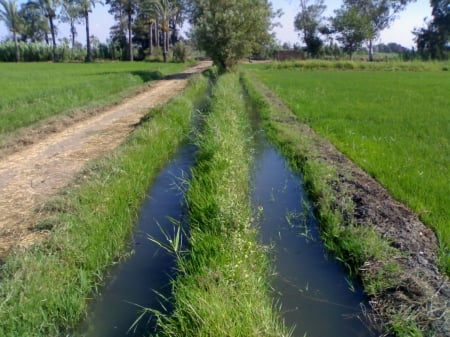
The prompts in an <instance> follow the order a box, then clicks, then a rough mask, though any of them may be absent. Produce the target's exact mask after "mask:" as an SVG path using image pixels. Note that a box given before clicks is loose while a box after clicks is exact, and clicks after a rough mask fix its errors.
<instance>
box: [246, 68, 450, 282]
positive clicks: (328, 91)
mask: <svg viewBox="0 0 450 337" xmlns="http://www.w3.org/2000/svg"><path fill="white" fill-rule="evenodd" d="M285 68H286V69H285ZM317 68H318V69H319V70H317ZM444 68H446V69H448V64H443V63H384V64H373V65H371V64H368V63H352V62H341V63H339V62H338V63H333V62H329V63H328V64H327V63H325V62H306V63H298V64H297V63H291V64H275V65H273V66H269V67H267V66H265V65H259V66H251V69H252V71H254V72H255V73H256V74H257V76H258V77H259V78H260V79H261V80H262V81H263V82H264V83H265V84H266V85H267V86H268V87H269V88H270V89H271V90H273V91H274V92H275V93H276V94H277V95H278V96H279V97H280V98H281V99H282V100H283V101H284V102H286V103H287V105H288V106H289V108H290V109H291V110H292V111H293V112H294V113H295V114H296V115H297V116H298V117H299V119H300V121H301V122H304V123H306V124H308V125H310V126H311V127H312V128H313V129H314V130H315V131H316V132H318V133H319V134H320V135H322V136H324V137H325V138H327V139H329V140H330V141H331V142H332V143H333V144H335V145H336V146H337V148H338V149H339V150H340V151H342V152H343V153H344V154H346V155H347V156H348V157H349V158H351V160H353V161H354V162H355V163H357V164H358V165H359V166H360V167H362V168H363V169H364V170H365V171H366V172H368V173H369V174H370V175H372V176H373V177H375V178H376V179H377V180H378V181H379V182H381V183H382V184H383V185H384V186H385V187H386V188H387V189H388V190H389V191H390V193H391V194H392V195H393V196H394V197H395V198H396V199H398V200H400V201H402V202H404V203H405V204H406V205H408V206H409V207H410V208H411V209H413V210H414V211H415V212H416V213H417V214H418V215H419V216H420V218H421V220H422V221H423V222H424V223H425V224H427V225H428V226H430V227H431V228H433V229H434V230H435V231H436V233H437V235H438V237H439V241H440V245H441V249H440V267H441V269H442V270H443V271H445V272H447V274H449V273H450V212H449V208H448V205H450V194H449V193H448V191H449V179H448V168H449V167H450V137H449V135H450V110H449V107H450V95H449V94H448V93H449V92H450V76H449V73H448V72H446V71H442V69H444ZM310 69H312V70H314V69H316V70H314V71H311V70H310ZM327 69H328V70H327ZM337 69H350V70H352V69H355V70H363V71H339V70H337ZM302 70H303V71H302ZM391 70H392V71H391ZM396 70H398V71H396Z"/></svg>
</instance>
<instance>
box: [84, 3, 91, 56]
mask: <svg viewBox="0 0 450 337" xmlns="http://www.w3.org/2000/svg"><path fill="white" fill-rule="evenodd" d="M84 20H85V21H86V49H87V51H86V62H92V56H91V40H90V39H89V12H88V11H87V10H85V12H84Z"/></svg>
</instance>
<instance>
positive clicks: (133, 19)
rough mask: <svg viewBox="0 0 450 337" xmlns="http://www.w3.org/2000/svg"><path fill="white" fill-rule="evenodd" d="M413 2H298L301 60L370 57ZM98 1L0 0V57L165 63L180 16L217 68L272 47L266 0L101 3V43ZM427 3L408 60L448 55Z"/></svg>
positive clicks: (435, 5)
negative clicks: (64, 32)
mask: <svg viewBox="0 0 450 337" xmlns="http://www.w3.org/2000/svg"><path fill="white" fill-rule="evenodd" d="M413 1H415V0H342V5H341V7H340V8H339V9H337V10H335V11H334V15H333V16H331V17H324V12H325V9H326V5H325V1H324V0H299V4H300V11H299V12H298V13H297V15H296V17H295V22H294V25H295V28H296V30H297V31H298V32H299V35H300V38H301V40H302V42H303V43H304V47H299V48H301V49H303V50H304V51H305V52H306V53H307V54H308V56H309V57H320V56H323V55H331V56H334V57H338V56H340V55H342V53H345V54H347V55H348V56H349V57H350V58H352V57H353V55H354V54H355V52H357V51H360V50H361V49H362V48H363V47H364V48H365V49H366V50H367V53H368V59H369V60H370V61H372V60H373V59H374V55H373V53H374V51H375V50H376V49H375V45H374V42H375V41H376V40H377V39H378V37H379V35H380V33H381V32H382V31H383V30H385V29H386V28H388V27H389V26H390V25H391V24H392V22H393V21H394V20H395V19H396V17H397V16H398V14H399V13H400V12H401V11H402V10H404V9H405V8H406V6H407V5H408V4H409V3H410V2H413ZM100 4H101V5H103V3H102V2H101V0H28V2H26V3H23V4H22V5H20V7H19V6H18V4H17V0H0V21H3V22H4V23H5V24H6V26H7V27H8V29H9V31H10V32H11V33H12V39H11V42H7V43H3V45H1V47H0V54H1V55H0V60H9V61H14V60H16V61H19V60H33V57H36V59H35V60H53V61H63V60H67V59H75V60H79V59H80V58H83V59H84V60H85V61H88V62H89V61H92V60H93V59H95V58H111V59H122V60H130V61H133V60H134V59H144V58H145V57H148V56H152V55H154V54H156V53H160V55H161V57H162V59H163V60H164V61H167V60H168V55H169V49H172V50H173V51H175V52H176V53H177V57H176V58H177V59H180V60H182V59H184V58H185V55H186V54H187V51H188V47H187V46H186V45H185V44H179V43H178V42H179V41H180V34H179V31H180V28H181V25H182V24H183V22H184V21H186V20H188V21H189V23H190V24H191V27H192V29H191V32H190V34H189V39H190V42H192V43H193V44H195V46H196V47H198V48H199V49H201V50H203V51H205V53H206V55H208V56H209V57H211V58H212V60H213V61H214V63H215V64H216V65H217V66H218V67H219V68H220V69H222V70H228V69H231V68H233V67H234V65H235V64H236V63H237V60H239V59H240V58H244V57H250V56H256V57H265V56H270V55H271V54H273V52H274V50H275V49H276V48H278V46H277V45H276V43H275V39H274V36H273V34H272V33H271V29H272V28H273V27H274V22H273V21H274V20H275V19H276V18H277V17H279V16H280V15H281V13H280V12H279V11H276V10H274V9H273V8H272V4H271V3H270V2H269V1H268V0H220V1H219V0H216V1H214V0H105V5H107V6H109V12H110V13H111V14H112V15H113V16H114V19H115V24H114V25H113V27H111V30H110V39H109V40H108V42H107V43H106V44H105V43H100V42H99V41H98V40H97V39H96V38H95V37H93V36H92V35H91V34H90V28H89V25H90V22H89V20H90V17H89V14H90V13H91V12H92V9H93V8H94V7H95V6H96V5H100ZM430 4H431V7H432V19H430V20H429V21H427V22H426V26H425V27H423V28H420V29H416V30H415V32H414V34H415V37H416V44H417V48H416V50H412V51H405V50H403V51H401V53H403V54H404V55H406V56H407V57H408V58H413V57H417V55H418V56H420V57H422V58H424V59H448V57H449V52H450V45H449V31H450V14H449V12H450V4H449V1H448V0H430ZM60 23H66V24H69V26H70V39H62V40H60V42H59V44H57V42H56V36H57V33H58V24H60ZM78 24H83V25H84V27H85V29H86V41H85V47H84V46H82V45H81V44H80V43H78V42H77V41H76V36H77V33H78V32H77V29H76V28H77V25H78ZM43 45H46V46H47V47H45V48H44V46H43ZM33 46H34V47H33ZM174 47H175V48H174ZM295 47H297V46H295ZM392 47H393V46H389V50H390V51H391V52H392V51H393V50H394V49H395V48H392ZM34 49H35V50H34ZM377 50H378V51H379V48H378V49H377ZM397 52H399V51H398V48H397ZM44 54H45V55H44ZM34 55H36V56H34Z"/></svg>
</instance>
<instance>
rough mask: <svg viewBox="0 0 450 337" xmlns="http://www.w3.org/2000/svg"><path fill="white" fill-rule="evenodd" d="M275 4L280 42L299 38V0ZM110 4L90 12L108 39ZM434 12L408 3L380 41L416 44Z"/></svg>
mask: <svg viewBox="0 0 450 337" xmlns="http://www.w3.org/2000/svg"><path fill="white" fill-rule="evenodd" d="M24 1H25V0H19V3H21V2H24ZM272 3H273V7H274V8H276V9H278V8H281V9H282V10H283V13H284V15H283V16H282V17H281V18H280V19H279V22H280V23H281V25H282V27H279V28H277V29H275V33H276V37H277V40H279V41H280V42H289V43H291V44H293V43H296V42H299V38H298V35H297V33H296V32H295V30H294V25H293V22H294V17H295V14H296V13H297V12H298V11H299V1H298V0H272ZM325 4H326V5H327V10H326V12H325V15H326V16H331V15H333V11H334V10H335V9H337V8H339V7H340V5H341V0H325ZM108 9H109V6H101V5H97V7H95V8H94V11H93V13H92V14H91V19H90V20H89V21H90V29H91V34H93V35H95V36H96V37H98V38H99V39H100V40H101V41H103V42H104V41H106V39H107V38H108V37H109V28H110V27H111V26H112V25H113V23H114V20H113V18H112V16H111V15H110V14H109V13H108ZM430 16H431V8H430V4H429V0H416V2H414V3H411V4H409V5H408V7H407V9H406V10H405V11H404V12H402V13H400V14H399V17H398V19H397V20H396V21H395V22H394V23H393V24H392V26H391V27H390V28H389V29H386V30H385V31H383V32H382V33H381V36H380V39H379V41H378V42H384V43H388V42H397V43H400V44H402V45H403V46H405V47H413V46H414V41H413V35H412V33H411V31H412V30H413V29H414V28H415V27H421V26H423V19H424V18H425V17H430ZM77 30H78V36H77V41H79V42H82V43H84V41H85V40H86V39H85V34H84V26H79V27H78V28H77ZM58 31H59V33H58V38H62V37H68V36H69V27H68V25H67V24H63V23H58ZM8 35H9V32H8V31H7V29H6V27H5V25H4V23H3V22H1V23H0V41H2V40H4V39H5V38H6V37H7V36H8Z"/></svg>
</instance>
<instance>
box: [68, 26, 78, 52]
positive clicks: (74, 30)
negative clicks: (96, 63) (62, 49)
mask: <svg viewBox="0 0 450 337" xmlns="http://www.w3.org/2000/svg"><path fill="white" fill-rule="evenodd" d="M76 32H77V30H76V28H75V22H74V20H70V33H71V34H72V50H73V49H74V48H75V34H76Z"/></svg>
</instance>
